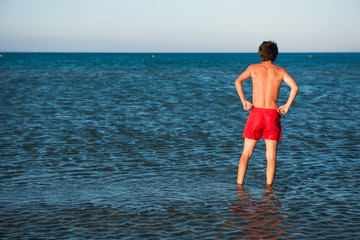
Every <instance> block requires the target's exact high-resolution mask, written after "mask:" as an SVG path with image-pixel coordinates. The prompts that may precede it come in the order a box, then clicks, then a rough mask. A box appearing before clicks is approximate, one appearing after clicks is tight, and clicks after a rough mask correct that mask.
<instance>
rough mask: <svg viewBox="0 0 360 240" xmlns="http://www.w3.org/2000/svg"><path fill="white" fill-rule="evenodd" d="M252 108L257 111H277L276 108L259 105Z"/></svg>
mask: <svg viewBox="0 0 360 240" xmlns="http://www.w3.org/2000/svg"><path fill="white" fill-rule="evenodd" d="M252 109H254V110H257V111H275V112H277V109H276V108H258V107H253V108H252Z"/></svg>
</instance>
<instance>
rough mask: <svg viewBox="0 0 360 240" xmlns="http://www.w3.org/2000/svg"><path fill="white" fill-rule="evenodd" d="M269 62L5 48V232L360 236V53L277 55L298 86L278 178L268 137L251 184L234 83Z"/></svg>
mask: <svg viewBox="0 0 360 240" xmlns="http://www.w3.org/2000/svg"><path fill="white" fill-rule="evenodd" d="M152 55H154V56H152ZM258 62H259V58H258V56H257V54H256V53H234V54H220V53H219V54H210V53H209V54H195V53H194V54H190V53H188V54H185V53H183V54H182V53H177V54H170V53H169V54H165V53H162V54H151V53H144V54H140V53H139V54H106V53H102V54H101V53H98V54H96V53H95V54H93V53H3V54H2V57H1V58H0V238H1V239H360V237H359V236H360V195H359V189H360V140H359V139H360V120H359V119H360V95H359V92H360V54H359V53H311V57H310V56H309V53H282V54H279V56H278V59H277V61H276V62H275V63H276V64H277V65H280V66H283V67H285V68H286V69H287V70H288V72H289V73H290V74H291V75H292V76H293V78H294V79H295V81H297V83H298V85H299V87H300V90H299V93H298V96H297V98H296V100H295V102H294V104H293V105H292V107H291V108H290V111H289V112H288V114H287V115H285V116H283V117H282V127H283V140H282V141H281V142H280V144H279V148H278V159H277V172H276V178H275V181H274V185H273V187H271V188H269V187H266V186H265V169H266V160H265V145H264V141H263V140H261V141H260V142H259V143H258V144H257V147H256V149H255V152H254V155H253V156H252V158H251V159H250V162H249V168H248V172H247V175H246V178H245V185H244V187H243V188H240V187H238V186H237V184H236V175H237V166H238V161H239V158H240V154H241V151H242V147H243V138H242V131H243V128H244V125H245V122H246V119H247V116H248V112H247V111H245V110H243V108H242V104H241V102H240V99H239V97H238V95H237V93H236V89H235V87H234V81H235V79H236V78H237V76H238V75H239V74H240V73H241V72H242V71H244V70H245V69H246V68H247V66H248V65H250V64H252V63H258ZM244 87H245V93H246V96H247V98H248V99H251V90H252V88H251V80H249V81H247V82H246V83H245V84H244ZM288 94H289V88H288V87H287V86H286V85H285V84H284V85H283V86H282V89H281V91H280V101H279V105H282V104H284V103H285V102H286V100H287V97H288Z"/></svg>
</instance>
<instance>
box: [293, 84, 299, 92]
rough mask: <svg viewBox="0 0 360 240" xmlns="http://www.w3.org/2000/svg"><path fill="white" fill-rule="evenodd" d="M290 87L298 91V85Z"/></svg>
mask: <svg viewBox="0 0 360 240" xmlns="http://www.w3.org/2000/svg"><path fill="white" fill-rule="evenodd" d="M292 89H294V91H295V92H298V91H299V86H298V85H297V84H296V85H295V86H294V87H293V88H292Z"/></svg>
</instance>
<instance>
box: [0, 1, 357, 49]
mask: <svg viewBox="0 0 360 240" xmlns="http://www.w3.org/2000/svg"><path fill="white" fill-rule="evenodd" d="M359 29H360V0H297V1H293V0H0V52H9V51H32V52H34V51H41V52H256V51H257V48H258V46H259V44H260V43H261V42H262V41H263V40H268V39H271V40H275V41H276V42H277V43H278V45H279V50H280V52H360V30H359Z"/></svg>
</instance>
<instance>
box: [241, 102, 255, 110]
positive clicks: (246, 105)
mask: <svg viewBox="0 0 360 240" xmlns="http://www.w3.org/2000/svg"><path fill="white" fill-rule="evenodd" d="M243 105H244V109H245V110H251V109H252V108H253V107H254V105H253V104H252V103H251V102H249V101H245V103H244V104H243Z"/></svg>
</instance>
